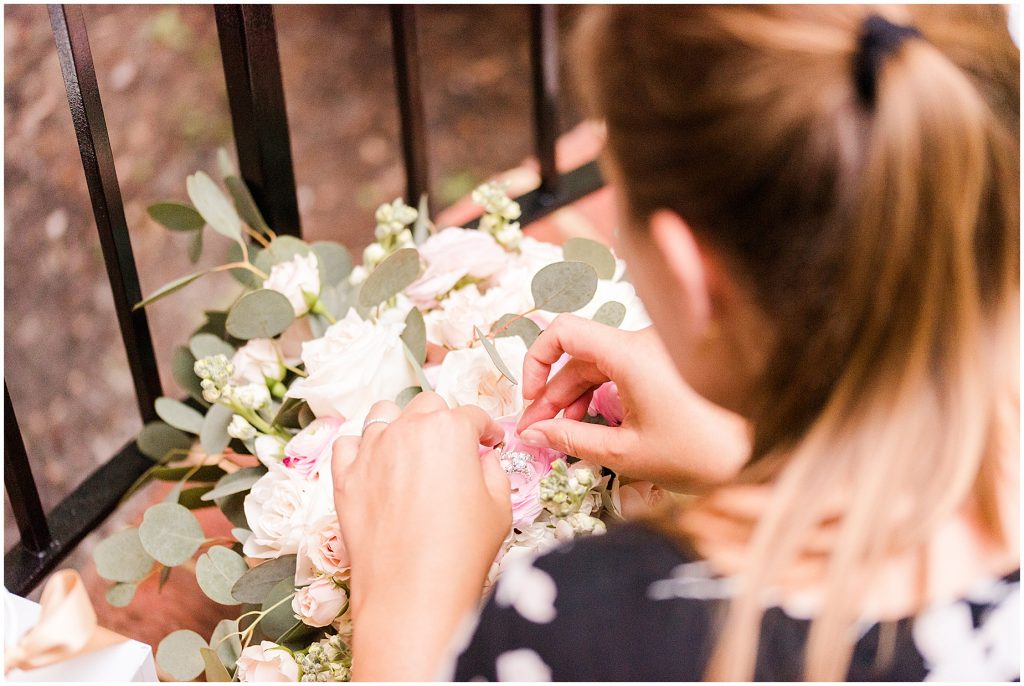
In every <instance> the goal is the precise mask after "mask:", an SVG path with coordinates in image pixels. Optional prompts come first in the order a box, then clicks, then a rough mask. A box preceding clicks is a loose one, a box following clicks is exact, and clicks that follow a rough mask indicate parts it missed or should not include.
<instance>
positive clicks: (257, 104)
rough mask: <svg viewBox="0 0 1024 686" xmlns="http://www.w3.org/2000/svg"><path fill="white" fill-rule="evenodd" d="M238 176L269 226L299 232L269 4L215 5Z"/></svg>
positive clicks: (296, 234) (281, 231)
mask: <svg viewBox="0 0 1024 686" xmlns="http://www.w3.org/2000/svg"><path fill="white" fill-rule="evenodd" d="M214 14H215V16H216V18H217V36H218V37H219V39H220V54H221V58H222V61H223V63H224V79H225V81H226V82H227V91H228V103H229V105H230V107H231V123H232V125H233V127H234V132H235V147H236V148H237V150H238V166H239V171H240V172H241V174H242V178H243V179H244V180H245V182H246V184H247V185H248V186H249V190H250V191H252V196H253V199H254V200H255V201H256V204H257V205H258V206H259V208H260V211H261V212H262V213H263V217H264V218H265V219H266V220H267V223H268V224H269V225H270V227H271V228H272V229H273V230H274V231H276V232H277V233H279V234H289V235H292V236H300V235H301V234H302V227H301V224H300V221H299V202H298V198H297V196H296V192H295V171H294V167H293V165H292V149H291V139H290V138H289V135H288V112H287V110H286V109H285V101H284V86H283V85H282V83H281V63H280V60H279V57H278V53H277V30H276V28H275V26H274V9H273V7H272V6H271V5H215V6H214Z"/></svg>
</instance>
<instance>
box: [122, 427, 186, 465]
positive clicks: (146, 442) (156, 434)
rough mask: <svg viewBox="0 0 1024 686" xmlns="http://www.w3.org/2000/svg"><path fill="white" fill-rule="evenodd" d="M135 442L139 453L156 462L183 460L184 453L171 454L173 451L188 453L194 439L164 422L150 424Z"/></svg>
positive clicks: (143, 429) (143, 428)
mask: <svg viewBox="0 0 1024 686" xmlns="http://www.w3.org/2000/svg"><path fill="white" fill-rule="evenodd" d="M135 442H136V443H137V444H138V446H139V451H140V452H141V453H142V454H143V455H145V456H146V457H148V458H150V459H151V460H153V461H155V462H165V461H167V460H169V459H175V458H179V459H180V458H181V457H183V456H184V453H180V454H178V455H174V454H171V451H186V452H187V451H188V450H189V449H190V448H191V447H192V438H191V437H190V436H189V435H188V434H186V433H184V432H182V431H179V430H178V429H175V428H174V427H173V426H171V425H169V424H165V423H164V422H149V423H148V424H146V425H145V426H144V427H142V431H140V432H139V436H138V438H136V439H135Z"/></svg>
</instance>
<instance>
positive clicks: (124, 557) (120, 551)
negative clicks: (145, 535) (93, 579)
mask: <svg viewBox="0 0 1024 686" xmlns="http://www.w3.org/2000/svg"><path fill="white" fill-rule="evenodd" d="M92 557H93V560H95V561H96V573H97V574H99V575H100V576H101V577H103V578H104V579H106V580H107V581H119V582H124V583H131V582H134V581H138V580H140V579H142V578H143V577H145V576H146V575H147V574H149V572H150V570H152V569H153V564H154V560H153V558H152V557H151V556H150V555H149V553H147V552H146V550H145V548H143V547H142V541H140V540H139V530H138V529H125V530H124V531H119V532H117V533H116V534H114V535H113V536H111V537H110V538H107V539H105V540H103V541H100V543H99V544H98V545H97V546H96V547H95V548H94V549H93V552H92Z"/></svg>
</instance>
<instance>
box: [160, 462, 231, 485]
mask: <svg viewBox="0 0 1024 686" xmlns="http://www.w3.org/2000/svg"><path fill="white" fill-rule="evenodd" d="M191 471H192V467H157V468H156V469H154V470H153V472H152V475H153V478H154V479H159V480H160V481H181V480H182V479H184V478H185V476H187V475H188V473H189V472H191ZM223 476H224V470H223V469H221V468H220V467H218V466H216V465H204V466H202V467H200V468H199V469H197V470H196V471H195V473H194V474H192V476H189V477H188V480H189V481H194V482H196V483H203V482H206V483H214V482H216V481H217V480H219V479H220V478H221V477H223Z"/></svg>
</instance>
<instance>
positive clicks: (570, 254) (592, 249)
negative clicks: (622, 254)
mask: <svg viewBox="0 0 1024 686" xmlns="http://www.w3.org/2000/svg"><path fill="white" fill-rule="evenodd" d="M562 255H563V256H564V258H565V260H567V261H569V262H586V263H587V264H589V265H590V266H591V267H593V268H594V271H596V272H597V276H598V278H601V279H610V278H612V277H614V276H615V256H614V255H612V251H611V250H609V249H608V248H607V246H605V245H603V244H601V243H598V242H597V241H592V240H590V239H589V238H570V239H569V240H567V241H566V242H565V244H564V245H563V246H562Z"/></svg>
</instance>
